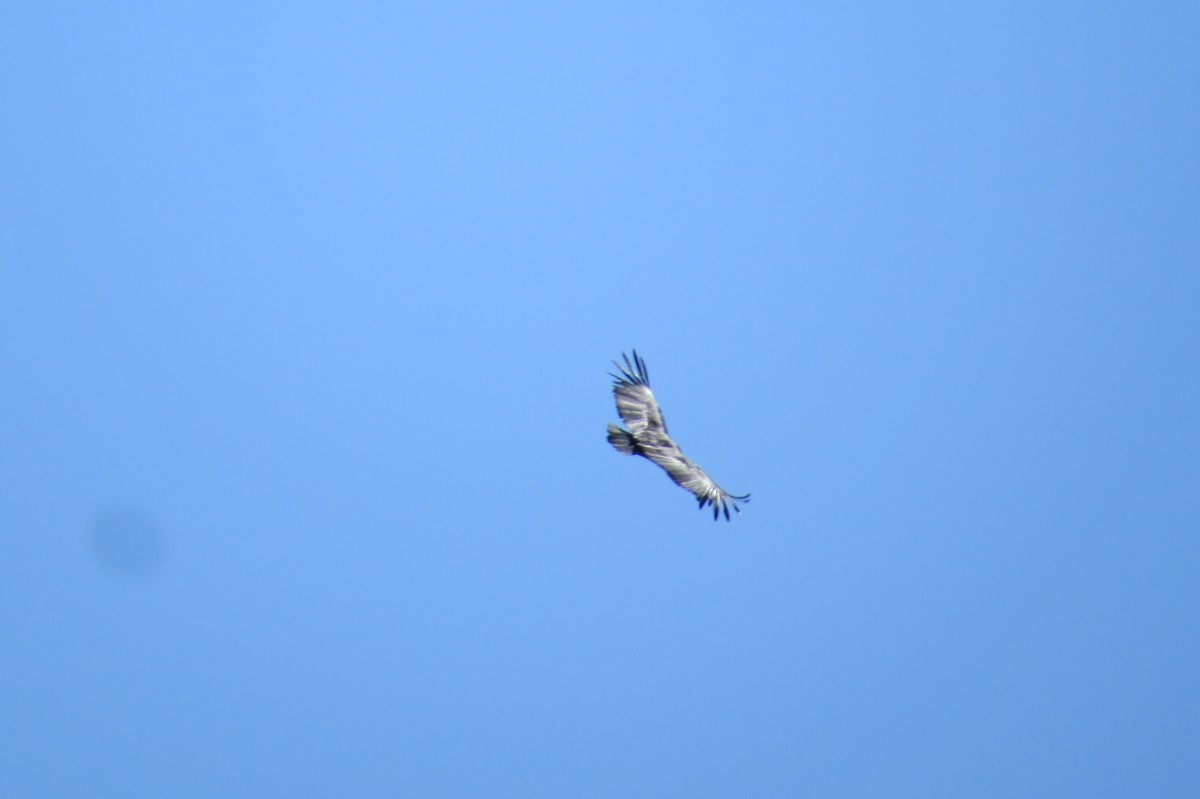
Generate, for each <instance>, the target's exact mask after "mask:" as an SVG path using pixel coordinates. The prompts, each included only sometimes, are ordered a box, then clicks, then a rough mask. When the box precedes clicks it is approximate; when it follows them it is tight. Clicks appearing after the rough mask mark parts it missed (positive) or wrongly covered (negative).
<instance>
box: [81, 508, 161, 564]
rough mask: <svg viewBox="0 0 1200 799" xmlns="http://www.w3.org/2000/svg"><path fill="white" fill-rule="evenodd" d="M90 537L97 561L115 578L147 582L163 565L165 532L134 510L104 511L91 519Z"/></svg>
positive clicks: (109, 509)
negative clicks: (146, 579)
mask: <svg viewBox="0 0 1200 799" xmlns="http://www.w3.org/2000/svg"><path fill="white" fill-rule="evenodd" d="M90 534H91V544H92V550H93V551H94V552H95V554H96V558H97V559H98V560H99V561H100V564H101V565H102V566H104V567H105V569H107V570H108V571H109V572H110V573H112V574H113V575H115V576H118V577H124V578H128V579H144V578H147V577H149V576H151V575H152V574H154V573H155V572H157V571H158V570H159V569H160V568H161V566H162V562H163V556H164V554H165V550H166V540H165V537H164V536H163V532H162V530H161V528H160V527H159V526H158V525H157V524H155V522H154V521H153V520H152V519H151V518H150V517H148V516H147V515H146V514H145V513H143V512H141V511H140V510H138V509H137V508H135V507H132V506H127V505H122V506H114V507H110V508H105V509H103V510H101V511H100V512H99V513H97V514H96V516H95V517H94V518H93V519H92V524H91V530H90Z"/></svg>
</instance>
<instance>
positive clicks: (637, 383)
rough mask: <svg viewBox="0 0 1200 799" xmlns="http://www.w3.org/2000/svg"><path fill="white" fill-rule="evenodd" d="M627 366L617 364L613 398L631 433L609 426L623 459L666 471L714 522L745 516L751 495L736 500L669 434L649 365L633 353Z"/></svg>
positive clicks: (627, 361) (614, 444)
mask: <svg viewBox="0 0 1200 799" xmlns="http://www.w3.org/2000/svg"><path fill="white" fill-rule="evenodd" d="M621 357H622V358H623V359H624V360H625V365H624V366H622V365H621V364H619V363H617V362H616V361H613V363H614V364H616V367H617V371H619V372H620V374H619V375H614V374H612V373H611V372H609V374H610V375H611V376H612V378H613V397H614V398H615V399H616V400H617V413H618V414H620V416H621V420H622V421H623V422H625V426H626V427H628V428H629V429H628V430H622V429H621V428H620V427H617V426H616V425H615V424H609V426H608V443H610V444H612V445H613V448H614V449H616V451H617V452H620V453H621V454H622V455H641V456H642V457H643V458H647V459H649V460H651V461H653V462H654V463H656V464H658V465H659V466H661V467H662V469H663V471H665V472H666V473H667V476H668V477H670V478H671V479H672V480H674V481H675V484H676V485H678V486H680V487H681V488H684V489H686V490H688V491H690V492H692V494H694V495H695V497H696V499H698V500H699V501H700V507H701V508H703V507H704V506H705V505H712V509H713V519H714V520H715V519H716V518H717V517H718V516H719V515H720V514H721V513H722V512H723V513H724V514H725V518H726V519H728V518H729V509H730V508H731V507H732V508H733V510H734V512H735V513H741V512H742V511H741V508H739V507H738V502H749V501H750V495H749V494H745V495H743V496H735V495H733V494H730V493H729V492H728V491H726V490H725V489H723V488H721V487H720V486H719V485H717V484H716V483H715V482H713V479H712V478H711V477H709V476H708V475H707V474H705V473H704V470H703V469H701V468H700V467H699V466H697V465H696V464H694V463H692V461H691V460H690V459H689V458H688V457H687V456H686V455H684V454H683V452H682V450H680V449H679V446H678V445H677V444H676V443H675V442H674V441H672V440H671V436H669V435H668V434H667V423H666V421H665V420H664V419H663V415H662V410H660V409H659V407H658V402H656V401H655V399H654V394H653V393H652V392H651V391H650V373H649V372H648V371H647V370H646V362H645V361H643V360H642V358H641V356H639V355H638V354H637V350H634V351H633V360H632V361H631V360H630V359H629V356H628V355H626V354H625V353H621Z"/></svg>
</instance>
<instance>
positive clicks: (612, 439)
mask: <svg viewBox="0 0 1200 799" xmlns="http://www.w3.org/2000/svg"><path fill="white" fill-rule="evenodd" d="M608 443H610V444H612V445H613V449H615V450H616V451H617V452H619V453H621V454H622V455H636V454H637V453H638V445H637V442H636V441H634V440H633V433H630V432H629V431H628V430H622V429H621V428H619V427H617V426H616V425H615V424H611V423H610V424H609V425H608Z"/></svg>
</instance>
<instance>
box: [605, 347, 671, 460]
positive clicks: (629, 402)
mask: <svg viewBox="0 0 1200 799" xmlns="http://www.w3.org/2000/svg"><path fill="white" fill-rule="evenodd" d="M621 357H622V358H624V360H625V365H624V366H622V365H621V364H619V363H618V364H616V366H617V369H618V371H620V373H621V374H619V375H612V378H613V397H614V398H615V399H616V401H617V413H618V414H620V415H621V421H623V422H625V424H626V426H628V427H629V432H630V433H632V434H633V435H634V437H635V438H637V439H638V440H639V441H641V439H642V437H643V436H645V435H647V434H649V435H650V436H651V437H654V438H657V437H659V436H666V435H667V422H666V420H665V419H663V415H662V410H661V409H660V408H659V407H658V402H657V401H656V400H655V399H654V393H653V392H652V391H651V390H650V373H649V372H648V371H647V370H646V362H645V361H643V360H642V359H641V356H639V355H638V354H637V350H634V351H633V360H632V361H630V360H629V356H628V355H626V354H624V353H621ZM614 363H616V362H615V361H614ZM610 374H611V373H610Z"/></svg>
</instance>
